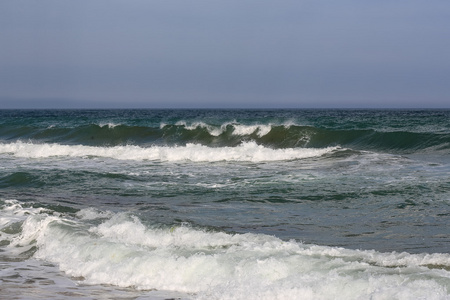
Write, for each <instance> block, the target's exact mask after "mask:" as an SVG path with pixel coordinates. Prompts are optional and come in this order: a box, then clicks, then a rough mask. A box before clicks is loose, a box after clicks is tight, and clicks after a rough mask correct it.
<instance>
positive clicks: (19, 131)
mask: <svg viewBox="0 0 450 300" xmlns="http://www.w3.org/2000/svg"><path fill="white" fill-rule="evenodd" d="M1 140H3V141H5V142H14V141H30V142H33V143H58V144H61V145H63V144H64V145H84V146H102V147H111V146H126V145H136V146H144V147H148V146H151V145H158V146H187V145H188V144H198V145H203V146H207V147H237V146H240V145H242V144H243V143H249V142H254V143H256V144H258V145H262V146H264V147H270V148H273V149H289V148H328V147H336V146H340V147H349V148H353V149H358V150H375V151H393V152H400V153H412V152H416V151H422V150H433V151H434V150H437V151H441V150H447V151H448V150H449V149H450V134H449V133H445V132H444V133H435V132H425V131H424V132H412V131H411V132H410V131H377V130H374V129H346V130H345V129H327V128H319V127H313V126H303V125H298V124H291V123H288V124H278V125H277V124H250V125H249V124H240V123H238V122H226V123H223V124H219V125H215V124H208V123H205V122H191V123H188V122H186V121H177V122H175V123H174V124H168V123H161V124H160V125H159V126H158V127H156V126H155V127H151V126H150V127H147V126H130V125H124V124H115V123H102V124H98V125H97V124H91V125H83V126H78V127H74V128H64V127H62V128H61V127H58V126H47V127H45V128H38V127H32V126H6V125H3V126H0V141H1Z"/></svg>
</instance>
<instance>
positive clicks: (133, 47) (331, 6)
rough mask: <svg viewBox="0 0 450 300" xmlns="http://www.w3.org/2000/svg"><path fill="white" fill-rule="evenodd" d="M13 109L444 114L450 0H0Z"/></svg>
mask: <svg viewBox="0 0 450 300" xmlns="http://www.w3.org/2000/svg"><path fill="white" fill-rule="evenodd" d="M12 107H28V108H35V107H54V108H60V107H80V108H83V107H84V108H91V107H133V108H134V107H148V108H161V107H170V108H171V107H173V108H177V107H179V108H181V107H183V108H189V107H224V108H229V107H255V108H258V107H261V108H262V107H270V108H283V107H298V108H304V107H319V108H321V107H344V108H345V107H363V108H364V107H377V108H378V107H406V108H408V107H429V108H435V107H447V108H450V1H448V0H431V1H423V0H422V1H416V0H402V1H397V0H390V1H387V0H378V1H362V0H341V1H336V0H328V1H322V0H310V1H302V0H295V1H294V0H292V1H290V0H287V1H283V0H280V1H276V0H272V1H266V0H222V1H215V0H202V1H198V0H191V1H188V0H179V1H171V0H122V1H117V0H77V1H65V0H53V1H49V0H40V1H35V0H3V1H1V2H0V108H12Z"/></svg>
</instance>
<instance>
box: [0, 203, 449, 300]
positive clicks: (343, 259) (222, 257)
mask: <svg viewBox="0 0 450 300" xmlns="http://www.w3.org/2000/svg"><path fill="white" fill-rule="evenodd" d="M8 205H9V204H8ZM8 205H6V206H8ZM14 205H15V204H12V205H11V207H12V206H14ZM3 209H5V208H3ZM16 209H18V208H17V206H16ZM18 210H20V209H18ZM95 213H96V214H97V215H98V216H99V217H100V218H101V219H104V217H105V215H109V214H110V213H106V214H102V213H99V212H95ZM81 215H82V214H81ZM91 216H92V217H95V216H94V215H91ZM88 219H89V220H86V219H70V218H68V217H66V218H63V217H61V216H59V217H58V216H52V215H47V214H45V213H39V214H38V213H37V212H36V213H34V212H31V213H30V215H29V216H28V217H27V218H26V220H25V221H24V223H23V226H22V232H21V234H20V235H18V236H16V237H15V238H14V239H13V240H12V243H11V244H10V245H9V246H8V247H9V248H13V249H20V248H21V247H26V246H28V245H36V246H37V247H38V250H37V252H36V253H35V255H34V258H38V259H42V260H45V261H48V262H51V263H53V264H56V265H58V266H59V268H60V269H61V270H62V271H64V272H65V273H66V274H68V275H70V276H75V277H80V276H82V277H83V278H84V279H85V280H84V281H83V283H87V284H105V285H116V286H120V287H134V288H137V289H157V290H169V291H177V292H183V293H190V294H191V296H192V298H197V299H336V298H339V299H449V298H450V294H449V291H450V271H449V270H448V269H449V268H450V255H449V254H414V255H412V254H408V253H395V252H393V253H380V252H376V251H359V250H349V249H344V248H335V247H325V246H317V245H303V244H301V243H298V242H296V241H282V240H280V239H278V238H276V237H272V236H267V235H262V234H227V233H224V232H207V231H204V230H198V229H194V228H190V227H189V226H179V227H172V228H168V227H164V228H163V227H152V226H146V225H144V223H142V222H141V221H140V220H139V219H138V218H137V217H134V216H129V215H127V214H124V213H118V214H112V215H111V217H109V218H107V219H106V220H105V221H104V222H103V223H101V224H100V225H95V224H96V222H92V221H90V219H91V218H88ZM89 222H91V223H89ZM431 266H434V267H433V268H431ZM444 268H446V269H444Z"/></svg>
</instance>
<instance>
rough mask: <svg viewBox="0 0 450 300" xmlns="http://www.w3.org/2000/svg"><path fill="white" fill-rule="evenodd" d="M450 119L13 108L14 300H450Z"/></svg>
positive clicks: (7, 151)
mask: <svg viewBox="0 0 450 300" xmlns="http://www.w3.org/2000/svg"><path fill="white" fill-rule="evenodd" d="M449 225H450V111H449V110H3V111H0V282H1V285H0V298H2V299H3V298H4V299H80V298H83V299H258V300H259V299H450V235H449V232H450V231H449Z"/></svg>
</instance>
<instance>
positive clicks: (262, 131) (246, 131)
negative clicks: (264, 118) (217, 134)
mask: <svg viewBox="0 0 450 300" xmlns="http://www.w3.org/2000/svg"><path fill="white" fill-rule="evenodd" d="M271 130H272V125H270V124H269V125H234V131H233V134H235V135H250V134H253V133H256V134H257V135H258V137H263V136H265V135H266V134H268V133H269V132H270V131H271Z"/></svg>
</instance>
